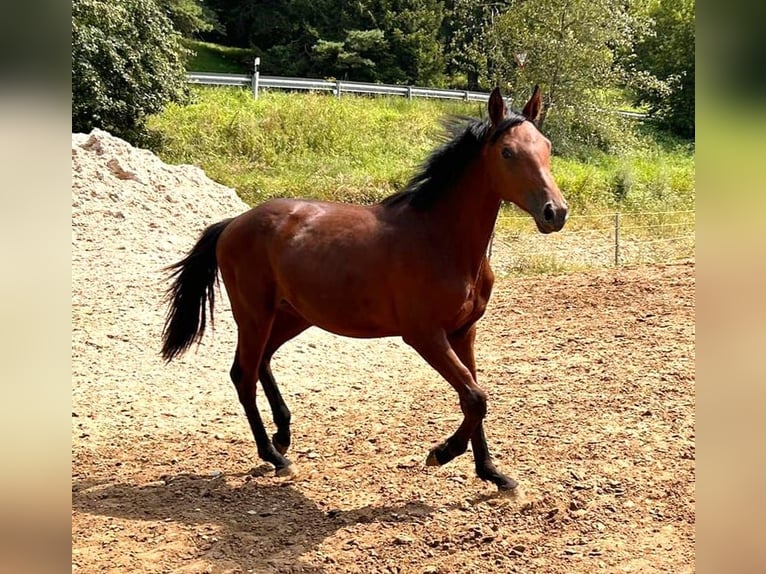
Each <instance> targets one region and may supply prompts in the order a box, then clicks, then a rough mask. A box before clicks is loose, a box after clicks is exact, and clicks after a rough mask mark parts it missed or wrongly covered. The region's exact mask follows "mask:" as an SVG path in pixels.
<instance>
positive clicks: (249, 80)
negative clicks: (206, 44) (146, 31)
mask: <svg viewBox="0 0 766 574" xmlns="http://www.w3.org/2000/svg"><path fill="white" fill-rule="evenodd" d="M186 78H187V80H188V81H189V83H192V84H206V85H212V86H242V87H250V88H251V89H252V91H253V97H255V98H257V97H258V92H259V90H260V89H262V88H264V89H280V90H306V91H310V92H332V93H333V95H335V97H337V98H339V97H340V96H341V94H342V93H344V92H345V93H349V94H370V95H378V96H406V97H407V98H409V99H412V98H416V97H417V98H441V99H448V100H464V101H466V102H469V101H470V102H486V101H487V100H489V94H487V93H485V92H472V91H470V90H446V89H441V88H421V87H416V86H396V85H393V84H366V83H364V82H349V81H345V80H320V79H311V78H289V77H285V76H261V75H260V73H259V72H255V73H254V74H252V75H250V74H224V73H213V72H188V73H187V74H186ZM614 113H616V114H618V115H621V116H626V117H629V118H633V119H637V120H645V119H649V116H648V115H647V114H642V113H638V112H628V111H621V110H620V111H615V112H614Z"/></svg>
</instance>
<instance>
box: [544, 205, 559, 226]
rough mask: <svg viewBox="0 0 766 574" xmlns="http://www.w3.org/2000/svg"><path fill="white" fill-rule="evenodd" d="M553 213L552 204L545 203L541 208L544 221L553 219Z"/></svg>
mask: <svg viewBox="0 0 766 574" xmlns="http://www.w3.org/2000/svg"><path fill="white" fill-rule="evenodd" d="M555 215H556V214H555V213H554V211H553V204H551V203H546V204H545V207H544V208H543V219H545V221H546V222H548V223H550V222H551V221H553V218H554V217H555Z"/></svg>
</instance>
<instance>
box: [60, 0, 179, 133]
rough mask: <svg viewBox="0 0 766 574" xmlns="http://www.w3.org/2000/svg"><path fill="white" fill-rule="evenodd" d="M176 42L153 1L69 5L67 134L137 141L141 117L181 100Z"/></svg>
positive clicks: (83, 0) (82, 0) (81, 0)
mask: <svg viewBox="0 0 766 574" xmlns="http://www.w3.org/2000/svg"><path fill="white" fill-rule="evenodd" d="M179 39H180V37H179V35H178V34H177V33H176V32H175V31H174V30H173V27H172V24H171V22H170V20H169V19H168V18H167V17H166V16H165V15H164V14H163V13H162V11H161V10H160V9H159V8H158V7H157V4H156V3H155V2H154V0H111V1H109V0H73V2H72V131H77V132H88V131H90V130H91V129H92V128H94V127H99V128H102V129H104V130H107V131H109V132H110V133H112V134H114V135H117V136H119V137H122V138H125V139H127V140H129V141H132V142H139V141H140V140H141V138H142V135H143V128H144V122H145V119H146V116H147V115H149V114H153V113H156V112H158V111H160V110H161V109H162V108H163V106H164V105H165V104H166V103H167V102H168V101H181V100H182V99H183V97H184V94H185V89H186V78H185V70H184V65H183V56H184V49H183V48H182V47H181V45H180V43H179Z"/></svg>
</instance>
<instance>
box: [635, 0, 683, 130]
mask: <svg viewBox="0 0 766 574" xmlns="http://www.w3.org/2000/svg"><path fill="white" fill-rule="evenodd" d="M694 6H695V4H694V0H672V1H671V0H657V1H656V2H655V3H654V4H653V5H652V6H651V7H650V9H649V16H650V17H651V19H652V22H653V26H652V29H651V31H650V33H649V34H647V35H645V36H644V37H643V38H642V39H641V40H639V41H638V42H637V44H636V46H635V50H634V54H632V56H631V57H628V58H626V60H627V61H628V63H629V64H628V65H630V66H631V67H632V68H633V69H634V71H635V76H634V79H633V81H632V86H633V88H634V90H635V92H636V103H638V104H647V105H648V106H649V112H650V113H651V114H652V115H653V116H655V117H656V118H657V119H658V120H659V121H660V123H661V125H663V126H665V127H667V128H668V129H669V130H670V131H672V132H674V133H676V134H678V135H681V136H683V137H688V138H693V137H694V124H695V122H694V39H695V29H694V10H695V8H694Z"/></svg>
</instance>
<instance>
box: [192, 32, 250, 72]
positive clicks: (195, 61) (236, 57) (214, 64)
mask: <svg viewBox="0 0 766 574" xmlns="http://www.w3.org/2000/svg"><path fill="white" fill-rule="evenodd" d="M181 43H182V44H183V46H184V47H185V48H186V49H188V50H189V52H190V53H191V56H190V57H189V59H188V60H187V62H186V69H187V70H190V71H194V72H223V73H228V74H247V73H250V72H252V70H253V60H254V58H255V53H254V51H253V50H247V49H245V48H232V47H230V46H220V45H218V44H213V43H211V42H203V41H201V40H190V39H188V38H184V39H183V40H182V41H181Z"/></svg>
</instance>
